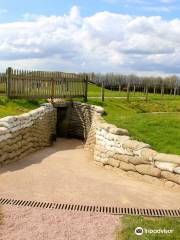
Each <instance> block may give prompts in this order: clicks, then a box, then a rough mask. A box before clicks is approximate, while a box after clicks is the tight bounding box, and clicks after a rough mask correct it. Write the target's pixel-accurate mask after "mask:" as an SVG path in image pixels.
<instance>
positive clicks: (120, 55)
mask: <svg viewBox="0 0 180 240" xmlns="http://www.w3.org/2000/svg"><path fill="white" fill-rule="evenodd" d="M179 12H180V0H156V1H155V0H152V1H147V0H134V1H133V0H123V1H122V0H96V1H95V0H91V1H90V0H87V1H83V0H78V1H69V0H67V1H58V0H54V1H53V0H51V1H50V0H36V1H35V0H16V1H12V0H11V1H10V0H6V1H4V0H3V1H2V0H0V71H5V69H6V68H7V67H13V68H18V69H27V70H28V69H33V70H52V71H54V70H56V71H58V70H59V71H65V72H115V73H123V74H131V73H134V74H138V75H172V74H176V75H180V17H179Z"/></svg>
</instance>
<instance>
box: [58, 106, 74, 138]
mask: <svg viewBox="0 0 180 240" xmlns="http://www.w3.org/2000/svg"><path fill="white" fill-rule="evenodd" d="M55 107H56V109H57V124H56V136H57V137H61V138H62V137H63V138H68V137H69V134H68V132H69V125H70V119H71V103H61V104H59V105H55Z"/></svg>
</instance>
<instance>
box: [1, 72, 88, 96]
mask: <svg viewBox="0 0 180 240" xmlns="http://www.w3.org/2000/svg"><path fill="white" fill-rule="evenodd" d="M1 85H2V94H6V95H7V96H8V97H9V98H25V99H26V98H29V99H34V98H79V97H83V98H84V99H85V100H87V85H88V76H87V75H85V74H74V73H63V72H44V71H43V72H42V71H23V70H14V69H12V68H8V69H7V71H6V74H0V86H1ZM0 89H1V87H0ZM0 94H1V90H0Z"/></svg>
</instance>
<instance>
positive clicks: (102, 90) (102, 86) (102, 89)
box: [101, 81, 104, 102]
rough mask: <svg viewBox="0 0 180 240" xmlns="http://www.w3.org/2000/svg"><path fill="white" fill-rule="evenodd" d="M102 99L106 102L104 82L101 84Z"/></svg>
mask: <svg viewBox="0 0 180 240" xmlns="http://www.w3.org/2000/svg"><path fill="white" fill-rule="evenodd" d="M101 99H102V102H104V81H102V83H101Z"/></svg>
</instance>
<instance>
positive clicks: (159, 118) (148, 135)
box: [88, 86, 180, 155]
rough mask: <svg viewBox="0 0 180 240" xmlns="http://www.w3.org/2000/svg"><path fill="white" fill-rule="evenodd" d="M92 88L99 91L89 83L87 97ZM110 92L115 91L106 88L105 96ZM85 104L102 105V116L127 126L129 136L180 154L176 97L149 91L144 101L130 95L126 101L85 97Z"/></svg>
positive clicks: (179, 110)
mask: <svg viewBox="0 0 180 240" xmlns="http://www.w3.org/2000/svg"><path fill="white" fill-rule="evenodd" d="M92 88H93V89H95V92H96V93H97V92H98V91H99V92H100V88H99V87H96V86H90V87H89V91H90V94H88V96H89V95H90V96H91V95H92ZM107 91H108V90H107ZM110 92H111V93H112V96H113V95H114V94H115V93H116V92H115V93H114V92H112V91H109V92H108V94H109V96H110ZM141 94H142V93H141ZM105 96H106V95H105ZM88 103H91V104H95V105H100V106H102V107H104V109H105V114H104V119H105V120H106V121H107V122H109V123H113V124H115V125H116V126H118V127H120V128H125V129H128V131H129V134H130V136H131V137H132V138H134V139H137V140H140V141H143V142H146V143H149V144H150V145H151V146H152V148H154V149H155V150H157V151H160V152H165V153H173V154H178V155H180V147H179V146H180V127H179V126H180V96H176V97H174V96H169V95H164V97H162V96H160V95H154V94H149V101H148V102H146V101H145V100H142V99H138V98H131V99H130V102H129V103H128V102H127V101H126V99H109V98H107V99H105V102H101V100H100V99H98V98H93V99H91V98H89V100H88ZM155 112H159V113H155ZM163 112H165V113H163Z"/></svg>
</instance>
